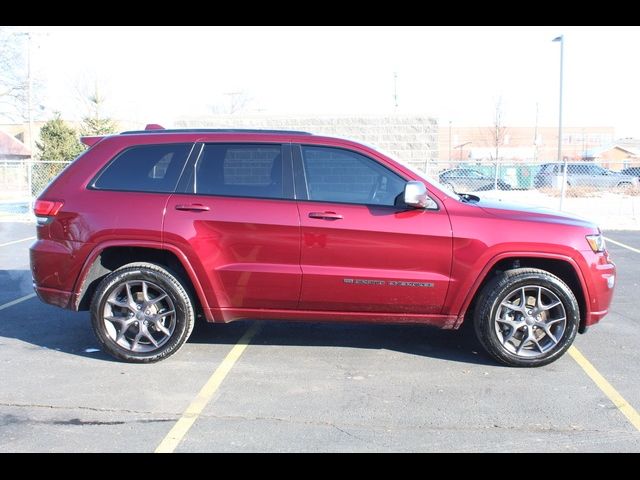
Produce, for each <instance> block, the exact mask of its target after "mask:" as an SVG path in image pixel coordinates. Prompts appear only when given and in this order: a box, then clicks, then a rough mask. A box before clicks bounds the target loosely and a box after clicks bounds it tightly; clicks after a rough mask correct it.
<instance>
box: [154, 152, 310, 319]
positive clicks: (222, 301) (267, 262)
mask: <svg viewBox="0 0 640 480" xmlns="http://www.w3.org/2000/svg"><path fill="white" fill-rule="evenodd" d="M198 148H200V149H201V152H200V153H199V155H197V160H195V161H193V162H190V163H189V164H188V165H187V169H188V170H187V171H186V172H185V174H183V178H182V179H181V181H180V185H179V188H180V189H181V191H182V193H176V194H174V195H172V196H171V198H170V199H169V202H168V204H167V210H166V212H167V213H166V216H165V224H164V238H163V240H164V242H165V243H170V244H173V245H177V246H179V247H180V248H181V250H182V251H183V252H186V254H187V256H188V257H190V261H191V263H192V265H195V266H196V268H197V269H198V270H199V271H198V272H196V273H197V274H198V276H199V277H200V278H201V281H202V283H203V287H204V289H205V294H206V296H207V300H208V303H209V306H210V307H212V308H222V309H224V308H236V309H256V308H258V309H260V308H276V309H293V308H296V307H297V304H298V299H299V295H300V284H301V278H302V275H301V271H300V221H299V217H298V210H297V207H296V202H295V200H294V199H293V179H292V173H291V155H290V146H289V145H284V146H283V145H280V144H226V143H225V144H223V143H211V144H205V145H198Z"/></svg>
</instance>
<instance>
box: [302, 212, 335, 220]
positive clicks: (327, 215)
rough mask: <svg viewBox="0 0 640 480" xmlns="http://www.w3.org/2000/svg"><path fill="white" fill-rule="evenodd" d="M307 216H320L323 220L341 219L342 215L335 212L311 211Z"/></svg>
mask: <svg viewBox="0 0 640 480" xmlns="http://www.w3.org/2000/svg"><path fill="white" fill-rule="evenodd" d="M309 218H321V219H323V220H342V218H343V217H342V215H340V214H339V213H336V212H311V213H309Z"/></svg>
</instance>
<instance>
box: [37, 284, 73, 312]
mask: <svg viewBox="0 0 640 480" xmlns="http://www.w3.org/2000/svg"><path fill="white" fill-rule="evenodd" d="M33 289H34V290H35V292H36V295H38V298H39V299H40V300H42V301H43V302H44V303H48V304H50V305H55V306H56V307H61V308H67V309H70V310H73V307H72V302H71V299H72V297H73V296H74V295H73V293H72V292H65V291H64V290H56V289H55V288H46V287H38V286H36V284H35V283H34V284H33Z"/></svg>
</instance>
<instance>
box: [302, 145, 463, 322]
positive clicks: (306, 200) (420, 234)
mask: <svg viewBox="0 0 640 480" xmlns="http://www.w3.org/2000/svg"><path fill="white" fill-rule="evenodd" d="M294 162H295V165H294V167H295V169H294V170H295V175H296V195H297V196H298V198H299V200H298V207H299V209H300V221H301V224H302V252H301V265H302V273H303V280H302V294H301V298H300V309H305V310H330V311H357V312H360V311H363V312H364V311H367V312H394V313H404V312H406V313H439V312H440V311H441V309H442V304H443V302H444V298H445V295H446V293H447V287H448V284H449V274H450V269H451V246H452V239H451V237H452V235H451V226H450V223H449V218H448V216H447V213H446V212H445V211H444V210H442V209H435V210H416V209H411V208H409V209H408V208H406V207H404V206H398V207H396V206H395V205H396V203H397V199H398V196H401V195H402V193H403V190H404V185H405V181H406V180H405V179H404V178H403V177H401V176H400V175H399V174H398V173H395V172H393V171H391V170H390V169H389V168H387V167H386V166H384V165H383V164H382V163H380V162H379V161H377V160H374V159H373V158H370V157H368V156H365V155H364V154H361V153H358V152H355V151H352V150H345V149H341V148H332V147H324V146H294Z"/></svg>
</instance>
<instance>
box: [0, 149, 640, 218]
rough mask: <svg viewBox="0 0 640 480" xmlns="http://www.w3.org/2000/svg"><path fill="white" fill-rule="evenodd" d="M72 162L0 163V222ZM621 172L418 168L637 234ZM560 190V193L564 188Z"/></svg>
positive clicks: (637, 170)
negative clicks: (633, 230) (634, 230)
mask: <svg viewBox="0 0 640 480" xmlns="http://www.w3.org/2000/svg"><path fill="white" fill-rule="evenodd" d="M69 163H70V162H51V161H33V162H31V161H29V160H20V161H9V160H1V161H0V220H3V219H5V220H30V219H32V213H31V205H32V204H33V200H34V199H35V198H37V197H38V195H40V193H42V191H43V190H44V189H45V188H46V187H47V185H48V184H49V183H50V182H51V180H52V179H53V178H55V177H56V175H58V173H60V172H61V171H62V170H64V168H66V166H67V165H69ZM622 166H623V167H624V168H622V169H621V170H620V171H612V170H608V169H606V168H604V167H603V166H601V165H599V164H598V163H596V162H569V163H568V165H567V168H566V170H565V168H564V165H563V164H561V163H557V162H527V163H523V162H518V163H509V162H506V161H505V162H500V163H499V164H498V165H497V166H496V164H495V163H492V162H488V161H486V160H483V161H464V160H462V161H456V160H450V161H447V160H440V161H429V162H426V163H425V164H424V165H423V166H422V169H423V170H425V171H426V173H427V175H428V176H430V177H431V178H433V179H435V180H437V181H439V182H440V183H441V184H443V185H444V186H445V187H446V188H449V189H450V190H453V191H456V192H464V193H475V194H477V195H479V196H481V197H483V198H492V199H496V200H501V201H505V202H506V201H508V202H515V203H527V204H534V205H537V206H542V207H547V208H551V209H554V210H559V209H561V210H563V211H566V212H569V213H573V214H576V215H579V216H582V217H586V218H590V219H593V220H594V221H596V222H597V223H598V224H600V225H601V226H602V227H603V228H606V229H629V228H632V229H640V186H639V181H640V159H639V160H638V161H637V162H627V163H625V164H624V165H622ZM563 185H564V188H563Z"/></svg>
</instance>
